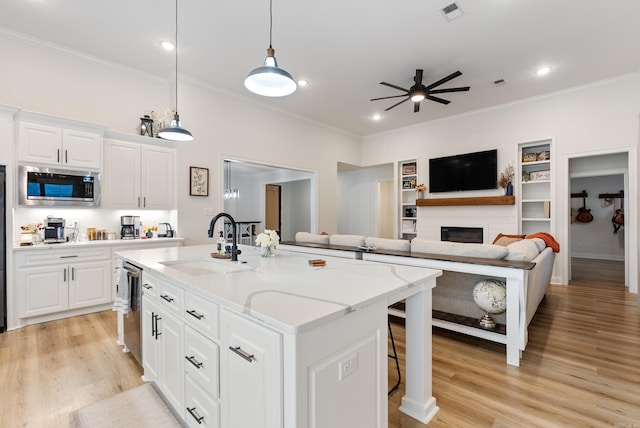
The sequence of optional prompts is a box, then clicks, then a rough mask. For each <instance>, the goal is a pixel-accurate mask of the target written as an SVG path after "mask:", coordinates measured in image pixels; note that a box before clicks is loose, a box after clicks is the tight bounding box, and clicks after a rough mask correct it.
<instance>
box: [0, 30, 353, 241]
mask: <svg viewBox="0 0 640 428" xmlns="http://www.w3.org/2000/svg"><path fill="white" fill-rule="evenodd" d="M0 51H2V53H3V66H2V67H0V104H4V105H14V106H16V107H19V108H22V109H24V110H29V111H36V112H41V113H47V114H51V115H56V116H60V117H66V118H73V119H77V120H83V121H88V122H95V123H100V124H104V125H107V126H108V127H109V128H110V129H111V130H114V131H122V132H129V133H135V132H136V129H137V127H138V126H139V122H140V121H139V118H140V116H141V115H142V114H143V113H144V111H145V110H156V111H159V112H164V110H165V109H167V108H168V107H170V106H171V100H170V97H171V93H172V92H173V90H172V89H173V84H172V83H171V82H167V81H165V80H163V79H159V78H157V77H155V76H151V75H148V74H141V73H139V72H137V71H134V70H130V69H125V68H122V67H116V66H110V65H108V64H105V63H102V62H98V61H94V60H93V59H90V58H82V57H79V56H76V55H71V54H69V53H67V52H63V51H57V50H55V49H52V48H51V47H50V46H47V47H43V46H42V45H39V44H37V43H36V44H34V43H25V42H23V41H21V40H18V39H16V38H13V37H9V36H7V35H6V34H4V33H3V34H2V35H0ZM179 79H180V80H179V84H180V100H179V102H180V105H179V106H178V107H179V113H180V116H181V119H182V121H183V126H184V127H185V128H187V129H189V130H190V131H191V132H192V133H193V135H194V136H195V140H194V141H193V142H190V143H184V144H181V145H180V146H179V147H178V149H177V168H176V173H177V193H178V197H177V202H178V212H179V222H178V224H177V225H175V224H174V227H176V226H177V227H176V228H177V230H178V233H179V235H180V236H182V237H185V238H186V241H185V243H186V244H187V245H190V244H197V243H208V242H209V239H208V238H207V237H206V231H207V229H208V226H209V221H210V220H211V215H205V214H204V209H205V208H207V209H209V210H211V211H213V212H214V213H217V212H220V211H221V210H222V197H221V193H220V192H221V190H222V188H223V187H222V184H221V178H222V174H221V167H222V160H223V159H224V158H225V157H226V158H238V159H245V160H255V161H256V163H262V162H264V163H268V164H272V165H279V166H283V167H288V168H291V169H302V170H307V171H314V172H316V173H317V180H316V181H317V192H318V196H317V201H315V204H313V206H314V207H316V208H315V210H316V212H315V213H312V215H313V217H314V219H317V227H318V229H319V230H335V229H336V227H337V226H336V225H337V216H336V212H337V197H336V188H337V177H336V175H337V174H336V164H337V162H338V161H345V162H349V163H353V164H357V163H359V160H360V138H359V137H356V136H354V135H351V134H348V133H344V132H341V131H338V130H335V129H333V128H329V127H327V126H324V125H322V124H319V123H316V122H313V121H310V120H307V119H304V118H300V117H297V116H293V115H290V114H285V113H283V112H281V111H279V110H277V109H276V108H273V107H272V106H273V105H274V102H273V101H272V100H265V99H263V98H260V97H257V96H253V95H250V94H248V95H247V96H246V97H238V96H232V95H229V94H227V93H224V92H220V91H217V90H215V89H213V88H210V87H204V86H202V85H199V84H197V83H195V82H192V81H190V80H189V79H188V78H187V77H184V76H180V77H179ZM240 81H241V76H239V82H240ZM239 84H241V83H239ZM295 96H304V93H303V92H301V93H299V94H296V95H295ZM255 100H259V101H258V102H257V101H255ZM189 166H200V167H206V168H209V175H210V176H209V178H210V189H209V190H210V191H209V196H208V197H196V196H189ZM34 217H37V218H39V217H40V215H39V214H38V215H37V216H34Z"/></svg>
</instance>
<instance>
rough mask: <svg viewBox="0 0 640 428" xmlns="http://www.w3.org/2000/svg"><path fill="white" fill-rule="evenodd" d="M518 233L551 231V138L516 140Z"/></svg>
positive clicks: (552, 185) (552, 176) (552, 229)
mask: <svg viewBox="0 0 640 428" xmlns="http://www.w3.org/2000/svg"><path fill="white" fill-rule="evenodd" d="M518 154H519V165H520V177H519V178H520V180H519V183H520V189H519V195H520V204H519V214H520V216H519V217H520V233H524V234H527V235H529V234H532V233H536V232H549V233H552V234H553V233H554V232H555V230H554V227H553V218H554V216H553V212H554V211H555V208H556V207H555V206H554V204H553V202H554V201H555V198H554V195H553V192H554V188H555V186H554V184H553V183H554V175H553V161H554V159H553V142H552V140H542V141H532V142H527V143H521V144H518Z"/></svg>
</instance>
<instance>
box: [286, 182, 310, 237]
mask: <svg viewBox="0 0 640 428" xmlns="http://www.w3.org/2000/svg"><path fill="white" fill-rule="evenodd" d="M280 186H281V190H282V200H281V208H282V211H281V217H280V223H281V227H282V230H281V231H280V239H281V240H283V241H294V240H295V237H296V232H308V231H309V230H311V222H310V220H311V204H310V196H311V180H298V181H289V182H285V183H281V184H280Z"/></svg>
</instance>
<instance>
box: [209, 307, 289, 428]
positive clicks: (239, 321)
mask: <svg viewBox="0 0 640 428" xmlns="http://www.w3.org/2000/svg"><path fill="white" fill-rule="evenodd" d="M220 325H221V329H222V341H223V343H224V352H223V354H222V357H221V362H222V365H221V370H220V372H221V377H222V378H221V380H222V390H221V401H222V420H223V424H224V426H226V427H234V428H235V427H252V428H271V427H274V428H275V427H282V425H283V414H282V408H283V391H282V378H283V372H282V350H281V349H282V338H281V335H280V334H279V333H277V332H276V331H273V330H270V329H268V328H266V327H263V326H261V325H258V324H257V323H255V322H253V321H251V320H248V319H247V318H245V317H243V316H240V315H238V314H236V313H234V312H231V311H228V310H226V309H223V310H222V315H221V318H220Z"/></svg>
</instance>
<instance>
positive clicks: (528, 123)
mask: <svg viewBox="0 0 640 428" xmlns="http://www.w3.org/2000/svg"><path fill="white" fill-rule="evenodd" d="M471 90H473V88H472V89H471ZM638 94H640V74H633V75H629V76H623V77H621V78H619V79H616V80H611V81H607V82H601V83H600V84H597V85H593V86H588V87H583V88H579V89H577V90H573V91H565V92H562V93H558V94H554V95H552V96H547V97H540V98H536V99H531V100H526V101H522V102H518V103H513V104H510V105H505V106H501V107H498V108H493V109H487V110H483V111H478V112H474V113H470V114H466V115H461V116H457V117H451V118H448V119H444V120H439V121H434V122H426V123H423V124H420V125H416V126H412V127H407V128H403V129H398V130H394V131H390V132H386V133H380V134H376V135H371V136H367V137H365V138H364V144H363V152H362V153H363V154H362V156H363V161H362V164H363V165H375V164H379V163H381V162H389V161H399V160H401V159H408V158H412V157H417V158H418V159H419V179H418V181H424V182H425V183H427V181H428V162H427V160H428V159H429V158H431V157H437V156H446V155H452V154H456V153H464V152H472V151H479V150H485V149H493V148H497V149H498V169H499V170H500V169H503V168H504V167H505V166H506V165H507V164H508V163H513V164H516V144H517V143H521V142H527V141H536V140H542V139H547V138H554V142H555V160H553V163H554V168H555V173H556V175H555V176H556V183H555V186H556V189H555V190H556V192H555V193H556V196H557V198H558V201H556V204H555V206H556V207H563V206H566V204H565V203H564V199H563V198H565V197H566V196H567V195H568V192H569V189H568V188H567V186H566V185H565V183H566V182H567V181H566V180H564V177H566V176H567V174H568V171H566V167H565V162H564V159H566V158H567V157H569V156H575V155H577V154H580V155H583V154H588V153H594V154H597V153H598V152H601V151H602V150H617V149H620V150H621V151H622V150H626V149H629V148H631V149H632V150H633V153H634V156H637V155H636V151H635V149H636V148H637V146H638V129H639V124H638V115H639V113H640V97H639V96H638ZM389 147H393V150H389ZM634 162H635V159H634ZM630 167H633V165H631V166H630ZM633 173H634V174H635V170H634V171H633ZM630 177H632V178H631V179H632V180H633V181H634V182H633V191H634V193H633V194H632V195H630V198H635V199H636V200H637V197H638V195H637V188H638V186H637V179H638V178H637V175H631V174H630ZM483 194H486V195H489V194H499V191H496V192H492V191H491V192H483ZM460 196H462V195H460ZM516 198H518V195H516ZM472 208H473V207H470V209H468V210H466V211H467V213H465V214H460V213H458V212H455V211H453V208H452V209H451V211H450V212H451V213H454V214H455V215H456V216H458V215H459V214H460V215H463V216H465V217H467V218H469V219H474V218H477V217H478V216H479V215H482V213H480V212H479V211H478V210H475V209H472ZM513 210H515V208H513ZM443 211H444V213H443V215H444V216H447V215H448V213H447V211H446V209H445V210H443ZM631 213H633V210H631ZM568 216H569V213H568V212H565V210H564V209H558V210H556V215H555V218H554V219H552V221H553V222H554V223H555V224H556V225H557V227H556V232H555V234H556V239H558V241H559V242H560V243H561V246H562V247H561V251H566V250H567V249H568V248H569V247H568V245H569V243H568V237H567V236H566V234H565V232H564V229H563V228H562V227H560V226H561V225H562V224H565V223H566V221H567V219H568ZM636 218H637V217H636ZM419 220H420V219H419ZM516 223H517V214H511V213H506V214H505V223H504V229H505V230H515V229H517V224H516ZM423 227H424V225H421V224H420V223H419V224H418V228H419V234H420V230H422V228H423ZM634 242H637V236H636V237H635V241H634ZM634 250H635V251H636V253H637V248H635V249H634ZM562 255H563V254H561V256H562ZM565 273H566V263H558V262H557V263H556V270H555V272H554V277H555V278H561V277H563V274H565ZM636 276H637V272H636Z"/></svg>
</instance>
